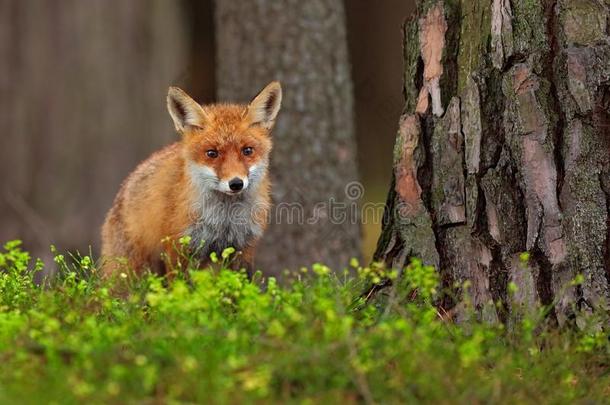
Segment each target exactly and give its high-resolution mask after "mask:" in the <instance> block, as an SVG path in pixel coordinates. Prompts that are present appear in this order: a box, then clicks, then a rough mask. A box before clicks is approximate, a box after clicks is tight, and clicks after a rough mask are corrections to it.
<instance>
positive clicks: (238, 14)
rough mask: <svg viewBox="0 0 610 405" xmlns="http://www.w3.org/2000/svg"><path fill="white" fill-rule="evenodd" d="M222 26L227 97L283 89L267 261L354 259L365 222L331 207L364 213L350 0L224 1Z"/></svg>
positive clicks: (220, 63) (283, 264)
mask: <svg viewBox="0 0 610 405" xmlns="http://www.w3.org/2000/svg"><path fill="white" fill-rule="evenodd" d="M215 23H216V41H217V45H216V49H217V65H216V66H217V69H216V77H217V83H218V87H217V89H218V98H219V100H248V99H249V98H251V97H252V96H253V95H255V94H256V93H257V92H258V91H259V89H260V88H262V87H263V86H264V85H265V84H266V83H268V82H269V81H271V80H280V81H281V82H282V86H283V90H284V98H283V102H282V110H281V111H280V114H279V118H278V121H277V124H276V127H275V130H274V133H273V137H274V141H275V142H274V152H273V155H272V162H271V176H272V182H273V193H272V194H273V199H274V204H275V210H274V213H272V220H271V224H270V227H269V229H268V231H267V232H266V234H265V237H264V238H263V242H262V246H261V249H259V252H258V254H257V261H256V262H257V264H258V266H259V267H261V268H263V269H265V270H266V271H269V270H272V271H274V272H277V271H278V270H282V269H283V268H298V267H299V266H302V265H304V264H307V263H311V262H314V261H319V262H324V263H327V264H328V265H330V266H332V267H334V268H338V267H339V266H343V265H345V264H346V263H347V262H348V260H349V258H350V257H353V256H357V255H359V253H360V252H359V240H360V229H359V227H360V223H359V221H358V220H357V217H354V218H349V217H346V218H341V219H338V218H335V217H333V215H336V214H337V213H335V214H333V212H332V209H333V208H332V204H333V203H335V204H336V205H335V206H336V207H339V205H338V204H346V205H348V206H349V205H350V204H353V208H354V210H353V211H356V209H355V208H356V207H357V205H356V203H357V202H358V201H357V198H356V199H354V198H350V196H348V195H346V185H347V184H348V183H350V182H351V181H356V180H357V179H358V177H357V163H356V140H355V134H354V124H353V122H354V120H353V119H354V117H353V94H352V82H351V75H350V69H349V61H348V54H347V38H346V27H345V13H344V8H343V3H342V2H339V1H336V0H315V1H306V2H303V1H299V0H291V1H282V2H277V1H273V0H268V1H257V2H245V1H238V0H232V1H219V2H217V3H216V14H215ZM356 188H357V186H354V190H353V192H355V193H360V190H359V189H356ZM352 197H354V195H352ZM356 197H357V195H356ZM331 199H332V201H331ZM286 204H288V205H286ZM296 204H298V206H299V207H302V209H303V210H302V214H301V218H298V217H297V215H296V214H297V205H296ZM299 209H300V208H299ZM338 211H340V214H346V209H345V208H344V209H339V210H338ZM355 213H356V212H354V214H355Z"/></svg>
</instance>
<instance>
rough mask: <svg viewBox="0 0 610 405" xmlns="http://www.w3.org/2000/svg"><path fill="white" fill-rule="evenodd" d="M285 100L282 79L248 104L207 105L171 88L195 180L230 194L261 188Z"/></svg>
mask: <svg viewBox="0 0 610 405" xmlns="http://www.w3.org/2000/svg"><path fill="white" fill-rule="evenodd" d="M281 102H282V88H281V86H280V83H279V82H271V83H269V84H268V85H267V87H265V88H264V89H263V90H262V91H261V92H260V93H259V94H258V95H257V96H256V97H255V98H254V99H253V100H252V101H251V102H250V104H248V105H235V104H215V105H207V106H201V105H199V104H198V103H197V102H195V101H194V100H193V99H192V98H191V97H189V96H188V95H187V94H186V93H185V92H184V91H182V90H181V89H179V88H177V87H170V89H169V92H168V94H167V108H168V110H169V113H170V115H171V117H172V119H173V121H174V125H175V127H176V130H177V131H178V132H179V133H181V134H182V143H183V151H184V158H185V160H186V162H187V165H188V170H189V172H190V175H191V181H192V182H193V183H194V184H195V185H196V186H198V187H199V188H200V189H203V190H213V191H217V192H222V193H225V194H229V195H237V194H240V193H242V192H245V191H247V190H252V189H255V188H256V186H257V185H258V183H259V182H260V181H261V180H262V179H263V178H264V177H265V176H266V174H267V167H268V165H269V153H270V152H271V138H270V132H271V129H272V128H273V124H274V122H275V118H276V116H277V113H278V112H279V110H280V104H281Z"/></svg>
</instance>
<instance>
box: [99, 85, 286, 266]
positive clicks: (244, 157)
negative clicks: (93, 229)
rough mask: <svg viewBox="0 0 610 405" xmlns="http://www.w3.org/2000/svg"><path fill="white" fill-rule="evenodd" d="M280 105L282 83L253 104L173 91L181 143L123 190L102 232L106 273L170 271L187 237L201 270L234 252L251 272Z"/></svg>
mask: <svg viewBox="0 0 610 405" xmlns="http://www.w3.org/2000/svg"><path fill="white" fill-rule="evenodd" d="M281 101H282V88H281V86H280V83H279V82H271V83H270V84H269V85H267V87H265V88H264V89H263V90H262V91H261V92H260V93H259V94H258V95H257V96H256V97H255V98H254V99H253V100H252V101H251V102H250V104H248V105H237V104H215V105H205V106H202V105H199V104H198V103H197V102H195V101H194V100H193V99H192V98H191V97H189V96H188V95H187V94H186V93H185V92H184V91H182V90H181V89H179V88H177V87H170V89H169V91H168V94H167V108H168V110H169V114H170V116H171V118H172V119H173V122H174V125H175V127H176V131H177V132H178V133H180V135H181V139H180V140H179V141H178V142H176V143H174V144H172V145H169V146H167V147H165V148H164V149H162V150H160V151H158V152H156V153H154V154H153V155H152V156H150V157H149V158H148V159H146V160H145V161H144V162H142V163H140V165H139V166H138V167H137V168H136V169H135V170H134V171H133V172H132V173H131V174H130V175H129V177H127V179H126V180H125V181H124V182H123V184H122V185H121V188H120V190H119V192H118V194H117V196H116V198H115V200H114V204H113V206H112V208H111V209H110V211H109V212H108V215H107V216H106V221H105V222H104V225H103V227H102V272H103V273H104V274H105V275H111V274H113V273H116V272H117V271H118V269H120V268H121V267H122V265H126V266H127V268H129V269H132V270H133V271H135V272H136V274H139V273H141V272H142V271H143V270H144V269H147V268H148V269H150V270H152V271H155V272H160V273H164V272H167V271H168V270H169V269H167V266H168V264H169V265H174V264H177V263H178V262H179V260H180V258H179V257H178V256H179V255H178V252H177V249H176V245H177V242H178V240H179V239H180V238H182V237H184V236H188V237H190V242H189V243H190V246H189V248H190V250H191V251H192V252H193V253H194V254H196V255H197V258H198V259H199V260H200V261H201V264H202V265H205V264H206V263H208V260H209V256H210V254H211V253H212V252H222V250H223V249H225V248H227V247H233V248H235V249H236V250H238V251H241V255H240V256H239V257H238V260H237V261H236V262H237V265H238V266H240V268H241V267H245V268H246V270H247V271H249V272H251V271H252V266H253V258H254V250H255V248H256V244H257V242H258V240H259V239H260V237H261V235H262V234H263V231H264V229H265V227H266V224H267V217H268V214H269V208H270V197H269V193H270V183H269V179H268V174H267V172H268V166H269V154H270V152H271V147H272V142H271V137H270V132H271V129H272V128H273V125H274V123H275V119H276V117H277V114H278V112H279V109H280V105H281ZM162 256H163V257H165V259H164V260H162ZM121 258H122V259H121ZM168 262H169V263H168Z"/></svg>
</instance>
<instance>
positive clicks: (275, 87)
mask: <svg viewBox="0 0 610 405" xmlns="http://www.w3.org/2000/svg"><path fill="white" fill-rule="evenodd" d="M281 104H282V86H280V82H271V83H269V84H268V85H267V87H265V88H264V89H263V90H262V91H261V92H260V93H258V95H257V96H256V97H254V100H252V101H251V102H250V104H249V105H248V119H249V120H250V122H251V125H260V126H261V127H263V128H266V129H271V128H273V124H274V123H275V117H277V113H278V112H279V111H280V105H281Z"/></svg>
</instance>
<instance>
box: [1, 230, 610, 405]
mask: <svg viewBox="0 0 610 405" xmlns="http://www.w3.org/2000/svg"><path fill="white" fill-rule="evenodd" d="M232 254H233V253H232V252H231V251H230V250H229V251H226V252H225V254H224V255H223V257H222V258H218V259H217V261H218V262H219V263H218V266H217V267H218V268H217V269H208V270H198V271H190V272H189V276H188V277H175V278H174V280H173V281H172V282H169V283H168V282H166V281H165V280H163V279H162V278H159V277H157V276H153V275H147V276H146V277H142V278H140V279H136V278H134V277H131V276H130V275H127V274H120V275H119V276H118V277H117V279H116V280H102V279H100V278H99V277H97V276H96V270H95V267H94V262H93V260H92V259H91V258H90V257H89V256H85V257H76V258H65V257H64V256H62V255H57V256H56V258H55V261H56V264H57V267H58V268H59V276H57V277H54V278H53V279H52V280H49V281H47V282H46V283H45V285H44V287H40V286H38V285H37V284H35V283H34V281H33V275H34V273H35V272H36V271H39V270H41V268H42V264H41V263H40V262H36V263H35V262H33V261H32V260H30V258H29V255H28V254H27V253H26V252H23V251H22V250H21V249H20V245H19V243H18V242H9V243H7V244H6V245H5V250H4V251H3V252H2V253H1V254H0V364H1V365H2V366H1V367H0V403H17V402H18V403H28V402H31V403H41V402H43V403H48V402H55V403H134V402H137V403H142V402H144V403H159V402H160V403H164V402H169V403H172V402H174V403H177V402H212V403H257V402H264V403H269V402H282V403H284V402H289V403H290V402H299V403H301V402H303V403H343V402H347V403H356V402H369V403H373V402H375V403H415V402H417V403H420V402H429V403H439V402H440V403H460V402H461V403H471V402H483V401H485V402H494V403H497V402H500V403H502V402H504V403H535V402H543V403H567V402H572V401H575V400H579V399H585V398H586V399H592V400H599V401H602V402H603V401H607V400H608V397H609V395H610V373H609V364H610V344H609V342H608V333H607V331H606V332H603V331H602V330H601V329H600V328H599V327H598V328H594V327H592V328H589V329H588V330H584V331H580V332H570V331H564V332H562V333H559V332H556V331H553V330H552V329H547V328H545V327H544V324H543V323H541V322H538V321H536V319H532V318H528V317H524V316H519V317H515V319H514V320H512V321H511V322H508V324H509V325H512V326H510V327H509V328H505V327H503V326H502V325H487V324H484V323H480V322H477V321H475V320H470V321H464V322H462V323H460V324H459V325H457V324H454V323H452V322H450V321H446V320H442V319H441V317H440V316H439V313H438V312H437V310H436V308H435V307H434V306H433V305H432V303H433V301H434V299H435V297H436V296H437V295H438V294H439V291H438V287H437V285H438V276H437V274H436V272H435V271H434V269H433V268H430V267H426V266H422V265H421V263H419V262H417V261H415V262H413V263H412V264H411V265H410V266H409V267H408V268H407V269H405V270H404V272H403V274H402V275H401V276H400V277H399V274H398V272H397V271H395V270H384V269H382V268H379V267H374V266H373V267H366V268H362V267H359V266H358V264H357V263H356V262H355V261H353V262H352V263H351V267H352V268H353V269H352V270H349V271H348V270H345V271H343V272H340V273H334V272H331V270H330V269H329V268H327V267H325V266H323V265H320V264H317V265H314V266H313V267H312V268H311V269H302V270H301V271H299V272H298V273H296V274H293V275H292V276H289V277H288V278H289V280H288V281H287V282H286V283H285V285H283V286H280V285H279V284H278V283H277V282H276V281H275V279H273V278H268V279H266V280H264V279H263V278H262V277H261V275H260V274H256V275H255V276H254V279H253V280H252V281H248V280H247V278H246V276H245V275H244V274H242V273H237V272H231V271H229V270H226V269H224V267H225V266H223V265H222V264H223V263H220V262H225V263H226V261H227V260H229V259H230V256H231V255H232ZM385 277H389V278H391V279H393V280H394V284H395V285H397V286H398V288H396V289H395V290H393V291H390V292H389V294H387V295H386V296H385V299H376V300H371V301H369V302H366V301H365V299H364V298H363V297H361V295H362V292H363V291H366V287H367V286H369V285H370V284H371V283H372V282H379V281H380V280H381V279H382V278H385ZM575 282H578V280H576V281H575ZM119 292H120V293H119ZM119 296H120V297H119ZM469 319H475V317H470V318H469ZM594 324H597V325H599V323H594Z"/></svg>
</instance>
